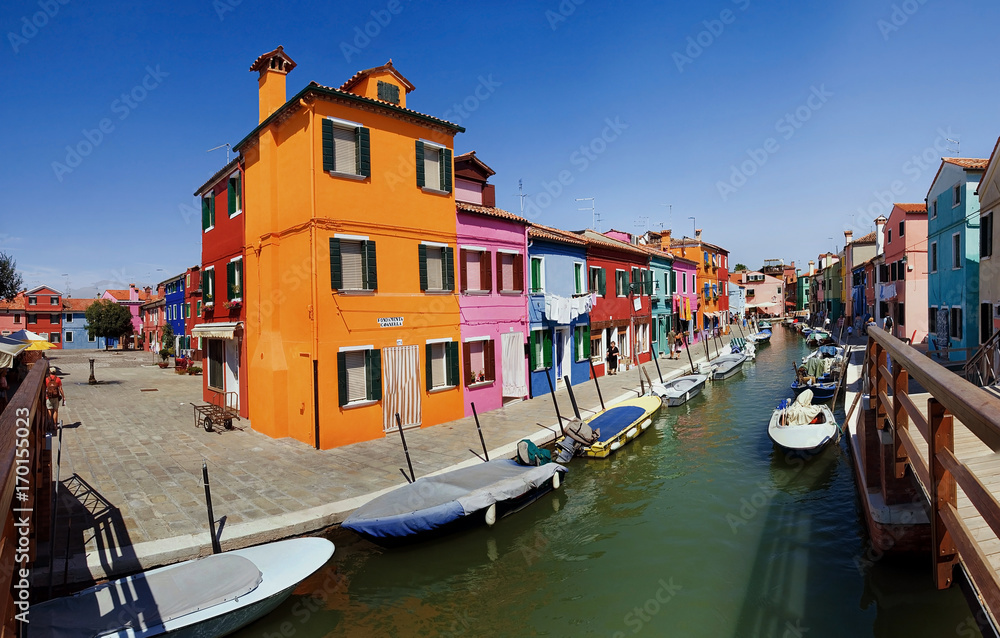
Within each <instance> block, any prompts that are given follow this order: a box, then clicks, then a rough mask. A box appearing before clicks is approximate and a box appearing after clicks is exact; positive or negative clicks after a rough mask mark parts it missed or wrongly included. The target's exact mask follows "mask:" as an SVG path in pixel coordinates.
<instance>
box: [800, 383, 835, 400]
mask: <svg viewBox="0 0 1000 638" xmlns="http://www.w3.org/2000/svg"><path fill="white" fill-rule="evenodd" d="M806 390H810V391H811V392H812V402H813V403H823V402H825V401H829V400H830V399H832V398H833V395H834V394H836V393H837V384H836V383H835V382H833V381H830V382H828V383H799V382H798V381H797V380H796V381H792V392H794V393H795V394H796V395H798V394H800V393H802V392H804V391H806Z"/></svg>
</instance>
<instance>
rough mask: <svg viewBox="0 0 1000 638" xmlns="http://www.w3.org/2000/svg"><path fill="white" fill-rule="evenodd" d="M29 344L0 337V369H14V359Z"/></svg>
mask: <svg viewBox="0 0 1000 638" xmlns="http://www.w3.org/2000/svg"><path fill="white" fill-rule="evenodd" d="M28 345H29V344H27V343H25V342H23V341H15V340H14V339H11V338H10V337H0V368H12V367H14V357H16V356H17V355H18V354H20V352H21V351H22V350H24V349H25V348H27V347H28Z"/></svg>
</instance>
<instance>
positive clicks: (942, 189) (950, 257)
mask: <svg viewBox="0 0 1000 638" xmlns="http://www.w3.org/2000/svg"><path fill="white" fill-rule="evenodd" d="M986 163H987V160H984V159H971V158H965V157H945V158H942V160H941V168H939V169H938V172H937V175H936V176H935V177H934V181H933V183H931V188H930V190H929V191H928V192H927V270H928V274H927V305H928V309H929V310H928V315H927V319H928V330H927V332H928V342H929V343H931V344H932V346H931V349H932V350H935V349H936V350H940V349H943V348H958V349H961V348H976V347H977V346H978V344H979V331H978V328H979V321H978V316H977V312H976V311H977V309H978V307H979V198H978V197H977V196H976V194H975V193H976V189H977V188H978V186H979V181H980V180H981V179H982V176H983V170H984V169H985V168H986ZM971 353H972V350H968V351H962V350H959V351H958V352H952V353H951V354H950V356H949V358H950V359H954V360H962V359H966V358H967V357H968V356H969V355H971Z"/></svg>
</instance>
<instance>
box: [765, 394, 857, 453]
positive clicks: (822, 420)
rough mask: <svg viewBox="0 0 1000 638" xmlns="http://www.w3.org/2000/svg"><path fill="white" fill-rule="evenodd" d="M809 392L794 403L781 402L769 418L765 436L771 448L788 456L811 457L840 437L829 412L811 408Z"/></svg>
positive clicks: (820, 408)
mask: <svg viewBox="0 0 1000 638" xmlns="http://www.w3.org/2000/svg"><path fill="white" fill-rule="evenodd" d="M812 398H813V397H812V391H811V390H809V389H806V390H803V391H802V393H801V394H800V395H799V396H798V397H796V399H795V401H794V402H789V400H788V399H785V400H783V401H782V402H781V404H779V405H778V408H777V409H776V410H775V411H774V413H773V414H771V422H770V423H769V424H768V426H767V434H768V436H770V437H771V440H772V441H774V443H775V445H777V446H779V447H781V448H783V449H785V450H789V451H791V452H800V453H814V452H818V451H820V450H821V449H822V448H823V447H824V446H825V445H826V444H828V443H829V442H830V441H835V440H837V439H838V438H839V436H840V429H839V428H838V427H837V422H836V421H835V420H834V417H833V411H832V410H831V409H830V407H829V406H827V405H812Z"/></svg>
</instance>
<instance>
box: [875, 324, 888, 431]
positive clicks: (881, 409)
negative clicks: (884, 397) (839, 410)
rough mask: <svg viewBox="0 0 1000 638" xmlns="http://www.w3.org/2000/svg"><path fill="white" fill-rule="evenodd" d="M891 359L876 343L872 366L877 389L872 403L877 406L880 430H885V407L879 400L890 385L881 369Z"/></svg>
mask: <svg viewBox="0 0 1000 638" xmlns="http://www.w3.org/2000/svg"><path fill="white" fill-rule="evenodd" d="M888 361H889V357H888V355H887V353H886V351H885V348H883V347H882V346H881V345H879V344H878V343H877V342H876V343H875V365H873V366H872V368H873V373H874V374H875V388H874V391H873V392H872V395H871V397H872V402H873V403H874V404H875V424H876V427H878V429H880V430H884V429H885V406H883V405H882V402H881V401H880V400H879V396H880V395H881V394H882V393H883V392H886V393H887V392H888V389H889V384H888V383H887V382H886V380H885V379H884V378H883V377H882V374H881V373H880V369H881V368H882V367H886V366H887V365H888Z"/></svg>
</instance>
